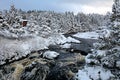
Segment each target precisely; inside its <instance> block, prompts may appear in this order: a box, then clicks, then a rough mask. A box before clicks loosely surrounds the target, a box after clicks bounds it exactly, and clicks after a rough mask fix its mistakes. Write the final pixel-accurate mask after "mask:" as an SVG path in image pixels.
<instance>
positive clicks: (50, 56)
mask: <svg viewBox="0 0 120 80" xmlns="http://www.w3.org/2000/svg"><path fill="white" fill-rule="evenodd" d="M58 56H59V53H57V52H54V51H46V52H45V53H43V57H44V58H47V59H55V58H57V57H58Z"/></svg>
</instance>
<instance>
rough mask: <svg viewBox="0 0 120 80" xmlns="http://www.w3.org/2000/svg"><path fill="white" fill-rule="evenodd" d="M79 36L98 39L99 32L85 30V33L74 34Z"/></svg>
mask: <svg viewBox="0 0 120 80" xmlns="http://www.w3.org/2000/svg"><path fill="white" fill-rule="evenodd" d="M73 36H75V37H78V38H85V39H98V38H99V34H98V33H97V32H84V33H77V34H75V35H73Z"/></svg>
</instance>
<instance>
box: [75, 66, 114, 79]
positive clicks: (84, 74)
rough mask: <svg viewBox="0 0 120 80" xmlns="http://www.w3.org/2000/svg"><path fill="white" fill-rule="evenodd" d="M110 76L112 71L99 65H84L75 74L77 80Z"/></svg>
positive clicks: (107, 77)
mask: <svg viewBox="0 0 120 80" xmlns="http://www.w3.org/2000/svg"><path fill="white" fill-rule="evenodd" d="M110 77H113V75H112V73H111V72H110V71H109V70H106V69H104V68H102V67H99V66H96V67H88V66H85V67H84V69H82V70H79V71H78V73H77V74H76V78H77V79H78V80H109V78H110Z"/></svg>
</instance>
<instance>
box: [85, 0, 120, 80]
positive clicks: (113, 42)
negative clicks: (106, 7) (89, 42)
mask: <svg viewBox="0 0 120 80" xmlns="http://www.w3.org/2000/svg"><path fill="white" fill-rule="evenodd" d="M112 11H113V15H112V18H111V25H110V27H109V30H106V33H107V34H106V33H105V34H104V36H103V37H101V41H100V42H99V43H95V44H94V46H95V49H94V50H93V54H89V55H88V56H87V58H86V62H87V63H89V64H95V65H100V66H103V67H107V68H110V69H113V70H114V71H115V72H114V73H113V74H115V80H118V79H120V77H119V75H120V73H119V72H120V71H119V70H120V0H115V1H114V4H113V10H112Z"/></svg>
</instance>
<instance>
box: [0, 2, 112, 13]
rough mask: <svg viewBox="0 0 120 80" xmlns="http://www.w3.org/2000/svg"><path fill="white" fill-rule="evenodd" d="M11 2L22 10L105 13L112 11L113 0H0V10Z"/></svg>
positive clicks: (8, 6)
mask: <svg viewBox="0 0 120 80" xmlns="http://www.w3.org/2000/svg"><path fill="white" fill-rule="evenodd" d="M11 4H14V5H15V7H16V8H18V9H22V10H34V9H36V10H47V11H56V12H65V11H71V12H74V13H75V14H76V13H78V12H84V13H99V14H105V13H106V12H108V11H111V9H112V4H113V0H0V10H3V9H9V8H10V5H11Z"/></svg>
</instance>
